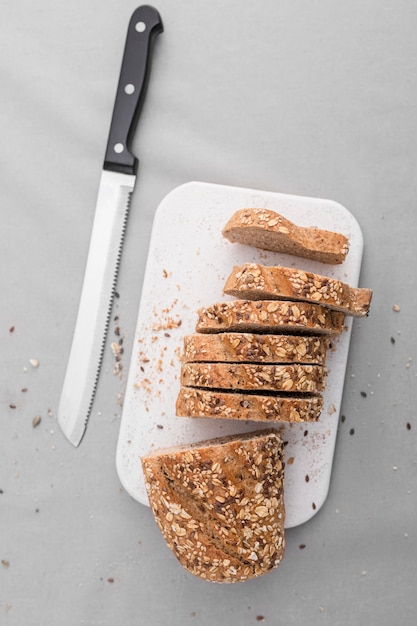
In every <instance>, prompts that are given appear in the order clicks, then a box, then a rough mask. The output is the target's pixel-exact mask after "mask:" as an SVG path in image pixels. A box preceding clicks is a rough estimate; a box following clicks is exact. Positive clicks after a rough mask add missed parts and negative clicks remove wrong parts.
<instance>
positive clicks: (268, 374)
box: [181, 363, 326, 393]
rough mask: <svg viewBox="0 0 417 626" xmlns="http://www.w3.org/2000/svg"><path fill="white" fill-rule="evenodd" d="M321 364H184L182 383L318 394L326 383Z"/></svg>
mask: <svg viewBox="0 0 417 626" xmlns="http://www.w3.org/2000/svg"><path fill="white" fill-rule="evenodd" d="M325 379H326V370H325V368H324V367H323V366H321V365H299V364H285V365H260V364H252V363H183V365H182V367H181V384H182V385H185V386H188V387H204V388H208V389H231V390H233V391H240V390H247V391H257V392H259V391H291V392H308V393H314V392H318V391H322V390H323V389H324V386H325Z"/></svg>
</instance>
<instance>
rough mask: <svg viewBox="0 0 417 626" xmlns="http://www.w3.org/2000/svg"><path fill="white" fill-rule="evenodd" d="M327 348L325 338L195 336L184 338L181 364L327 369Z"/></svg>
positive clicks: (234, 335)
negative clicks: (295, 365)
mask: <svg viewBox="0 0 417 626" xmlns="http://www.w3.org/2000/svg"><path fill="white" fill-rule="evenodd" d="M328 347H329V338H328V337H327V336H325V335H321V336H320V335H259V334H253V333H227V332H225V333H216V334H203V333H195V334H193V335H187V336H186V337H184V352H183V356H182V360H183V362H185V363H187V362H195V361H213V362H216V361H220V362H249V363H310V364H319V365H324V364H325V362H326V356H327V349H328Z"/></svg>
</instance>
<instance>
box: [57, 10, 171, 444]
mask: <svg viewBox="0 0 417 626" xmlns="http://www.w3.org/2000/svg"><path fill="white" fill-rule="evenodd" d="M162 30H163V26H162V21H161V18H160V15H159V13H158V11H156V9H154V8H153V7H151V6H147V5H144V6H141V7H139V8H137V9H136V10H135V11H134V13H133V14H132V17H131V19H130V22H129V27H128V31H127V37H126V43H125V48H124V53H123V60H122V66H121V70H120V77H119V83H118V87H117V92H116V98H115V103H114V108H113V114H112V119H111V124H110V132H109V136H108V142H107V148H106V152H105V158H104V164H103V170H102V174H101V179H100V185H99V190H98V196H97V204H96V209H95V214H94V221H93V228H92V233H91V240H90V247H89V251H88V256H87V265H86V269H85V274H84V282H83V286H82V291H81V298H80V303H79V308H78V313H77V319H76V324H75V331H74V336H73V340H72V345H71V350H70V355H69V359H68V365H67V369H66V373H65V378H64V383H63V388H62V392H61V398H60V402H59V408H58V423H59V425H60V427H61V429H62V431H63V433H64V434H65V436H66V437H67V438H68V439H69V441H70V442H71V443H72V444H73V445H74V446H78V445H79V444H80V442H81V440H82V438H83V435H84V433H85V430H86V427H87V422H88V418H89V416H90V413H91V409H92V405H93V401H94V395H95V391H96V387H97V383H98V378H99V374H100V368H101V363H102V359H103V353H104V347H105V342H106V336H107V331H108V326H109V321H110V315H111V308H112V303H113V299H114V293H115V286H116V280H117V273H118V267H119V262H120V256H121V251H122V245H123V238H124V233H125V228H126V222H127V216H128V212H129V205H130V199H131V195H132V193H133V190H134V188H135V183H136V174H137V168H138V159H137V158H136V157H135V156H134V155H133V153H132V151H131V142H132V139H133V134H134V131H135V127H136V123H137V120H138V116H139V113H140V110H141V107H142V104H143V99H144V96H145V93H146V87H147V82H148V77H149V67H150V57H151V47H152V43H153V40H154V37H155V35H157V34H158V33H160V32H162Z"/></svg>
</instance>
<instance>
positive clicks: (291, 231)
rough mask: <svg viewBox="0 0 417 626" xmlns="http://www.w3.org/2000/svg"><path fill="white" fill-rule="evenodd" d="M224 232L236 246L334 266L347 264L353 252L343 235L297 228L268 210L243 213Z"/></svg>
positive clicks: (237, 212) (234, 217)
mask: <svg viewBox="0 0 417 626" xmlns="http://www.w3.org/2000/svg"><path fill="white" fill-rule="evenodd" d="M222 232H223V235H224V237H226V238H227V239H229V241H231V242H232V243H242V244H246V245H248V246H253V247H255V248H262V249H263V250H272V251H274V252H283V253H285V254H292V255H294V256H299V257H304V258H306V259H313V260H315V261H321V262H322V263H330V264H334V265H337V264H340V263H343V261H344V260H345V258H346V255H347V253H348V251H349V240H348V239H347V237H345V236H344V235H342V234H341V233H334V232H331V231H328V230H320V229H318V228H312V227H305V226H297V225H296V224H294V223H293V222H291V221H290V220H288V219H286V218H285V217H283V216H282V215H280V214H279V213H276V212H275V211H270V210H268V209H259V208H254V209H252V208H248V209H240V210H239V211H236V212H235V213H234V214H233V215H232V217H231V218H230V220H229V221H228V222H227V224H226V226H225V227H224V228H223V231H222Z"/></svg>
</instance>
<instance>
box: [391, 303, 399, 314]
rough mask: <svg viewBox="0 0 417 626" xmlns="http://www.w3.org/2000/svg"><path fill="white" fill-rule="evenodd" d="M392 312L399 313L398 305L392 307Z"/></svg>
mask: <svg viewBox="0 0 417 626" xmlns="http://www.w3.org/2000/svg"><path fill="white" fill-rule="evenodd" d="M392 310H393V311H395V312H396V313H398V312H399V311H401V309H400V307H399V306H398V304H394V305H393V307H392Z"/></svg>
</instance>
